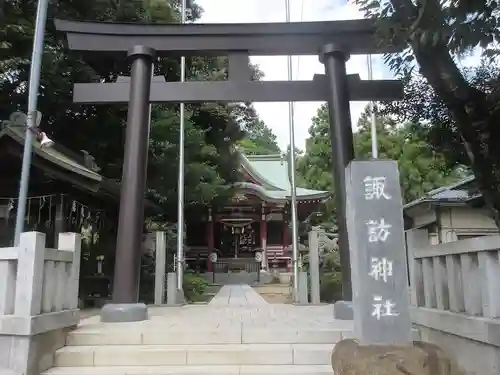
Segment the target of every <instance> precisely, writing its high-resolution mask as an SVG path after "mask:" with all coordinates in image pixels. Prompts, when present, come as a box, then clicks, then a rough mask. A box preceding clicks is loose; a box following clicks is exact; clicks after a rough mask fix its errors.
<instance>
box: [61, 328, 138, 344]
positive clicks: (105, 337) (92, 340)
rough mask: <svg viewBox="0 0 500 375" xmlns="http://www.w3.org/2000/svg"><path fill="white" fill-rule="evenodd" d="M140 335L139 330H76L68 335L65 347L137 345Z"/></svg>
mask: <svg viewBox="0 0 500 375" xmlns="http://www.w3.org/2000/svg"><path fill="white" fill-rule="evenodd" d="M141 342H142V334H141V331H139V330H134V329H131V330H120V331H118V330H116V331H113V332H112V333H110V332H109V331H106V330H99V331H84V330H77V331H73V332H70V333H68V337H67V339H66V345H70V346H84V345H139V344H141Z"/></svg>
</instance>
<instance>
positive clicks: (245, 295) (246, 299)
mask: <svg viewBox="0 0 500 375" xmlns="http://www.w3.org/2000/svg"><path fill="white" fill-rule="evenodd" d="M266 304H267V302H266V301H265V300H264V298H262V297H261V295H260V294H259V293H257V292H256V291H255V290H254V289H253V288H252V287H251V286H250V285H224V286H223V287H222V288H221V290H219V292H218V293H217V294H216V295H215V297H214V298H213V299H212V300H211V301H210V303H209V305H210V306H241V307H244V306H259V305H266Z"/></svg>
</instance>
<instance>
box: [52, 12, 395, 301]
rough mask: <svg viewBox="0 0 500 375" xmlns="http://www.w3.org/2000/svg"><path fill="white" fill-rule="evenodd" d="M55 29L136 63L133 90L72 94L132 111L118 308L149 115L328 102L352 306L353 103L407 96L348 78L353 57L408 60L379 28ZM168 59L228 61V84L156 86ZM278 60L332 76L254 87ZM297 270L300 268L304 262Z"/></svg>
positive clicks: (113, 87)
mask: <svg viewBox="0 0 500 375" xmlns="http://www.w3.org/2000/svg"><path fill="white" fill-rule="evenodd" d="M55 23H56V29H57V30H59V31H63V32H66V34H67V38H68V45H69V48H70V49H73V50H79V51H93V52H103V53H110V52H114V53H118V54H122V55H124V54H125V53H128V56H129V58H130V59H131V60H132V70H131V71H132V73H131V80H130V81H127V80H125V81H120V82H116V83H77V84H75V86H74V92H73V94H74V101H75V102H78V103H88V104H98V103H129V115H128V119H129V120H128V124H127V140H126V147H125V158H124V168H123V170H124V177H123V180H126V181H127V184H126V185H124V186H123V190H122V195H121V206H120V219H119V225H118V239H117V240H118V241H117V242H118V246H117V257H116V259H117V264H116V268H117V270H119V272H115V280H114V290H113V302H114V303H131V304H133V303H136V302H137V289H138V284H139V280H138V272H137V270H138V267H137V263H138V259H139V258H138V256H139V254H138V249H139V248H140V242H141V236H142V224H143V223H142V217H143V196H144V187H145V181H146V171H145V163H146V161H147V145H148V136H149V131H148V128H149V116H150V111H149V105H150V103H172V102H175V103H190V102H191V103H192V102H226V103H230V102H279V101H282V102H299V101H326V102H328V104H329V109H330V124H331V128H330V137H331V141H332V153H333V154H334V155H333V164H334V168H333V172H334V173H333V175H334V180H335V191H336V194H335V199H336V203H337V212H338V218H339V220H338V228H339V229H338V230H339V247H340V257H341V264H342V269H343V272H342V277H343V280H342V284H343V298H344V300H346V301H351V300H352V291H351V276H350V260H349V257H350V255H349V243H348V236H347V227H346V195H345V168H346V166H347V165H348V163H349V162H350V161H351V160H352V159H353V158H354V149H353V137H352V126H351V115H350V109H349V102H350V101H351V100H353V101H354V100H359V101H381V100H396V99H399V98H401V97H402V94H403V90H402V84H401V82H399V81H387V80H384V81H362V80H361V79H360V77H359V75H357V74H355V75H349V76H348V75H347V74H346V61H347V60H348V59H349V56H350V55H351V54H381V53H391V52H397V51H398V50H401V48H396V47H394V46H392V45H381V44H380V43H379V42H378V41H377V40H376V36H375V34H376V26H375V23H376V21H375V20H369V19H363V20H350V21H331V22H290V23H266V24H259V23H250V24H182V25H178V24H175V25H174V24H167V25H160V24H120V23H99V22H78V21H63V20H56V21H55ZM165 55H168V56H175V55H178V56H179V57H180V56H189V55H195V56H203V55H212V56H213V55H215V56H226V57H227V58H228V61H229V68H228V80H227V81H210V82H207V81H204V82H195V81H189V82H159V81H158V80H155V79H153V80H152V79H151V75H152V65H153V61H154V59H155V57H156V56H160V57H161V56H165ZM279 55H284V56H285V55H319V57H320V61H321V62H322V63H323V64H324V66H325V72H326V74H325V75H315V76H314V77H312V80H309V81H285V82H283V81H277V82H272V81H253V79H252V71H251V69H250V66H249V57H250V56H279ZM167 78H169V77H167ZM233 227H235V226H234V225H233ZM239 230H241V229H239ZM240 234H241V233H240ZM229 248H230V247H229ZM234 250H235V253H234V256H240V255H241V251H240V250H241V243H239V242H238V241H237V244H236V245H235V249H234ZM181 261H182V260H181ZM293 262H294V268H295V267H296V265H297V259H293Z"/></svg>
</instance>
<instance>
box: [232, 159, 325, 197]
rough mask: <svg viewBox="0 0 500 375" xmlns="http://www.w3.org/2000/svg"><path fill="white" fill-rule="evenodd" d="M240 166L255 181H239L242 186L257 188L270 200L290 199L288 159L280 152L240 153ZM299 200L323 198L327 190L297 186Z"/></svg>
mask: <svg viewBox="0 0 500 375" xmlns="http://www.w3.org/2000/svg"><path fill="white" fill-rule="evenodd" d="M240 156H241V167H242V169H243V170H244V171H246V172H247V173H248V174H249V175H250V177H251V178H252V179H253V180H254V181H255V182H256V183H249V182H246V183H240V186H241V187H243V188H249V189H254V190H257V191H258V192H260V193H261V195H264V196H265V197H267V198H270V199H271V200H285V199H290V195H291V186H290V182H289V180H288V161H287V160H286V158H285V157H283V155H281V154H274V155H245V154H243V153H240ZM296 189H297V199H299V200H325V199H327V198H328V197H329V195H330V193H329V192H328V191H321V190H312V189H306V188H302V187H297V188H296Z"/></svg>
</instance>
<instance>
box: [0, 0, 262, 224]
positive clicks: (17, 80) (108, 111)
mask: <svg viewBox="0 0 500 375" xmlns="http://www.w3.org/2000/svg"><path fill="white" fill-rule="evenodd" d="M188 3H189V8H190V9H189V12H188V14H189V16H188V21H193V20H196V19H197V18H199V16H200V13H201V11H202V10H201V9H200V8H199V7H198V6H197V5H196V4H195V2H194V1H189V2H188ZM36 5H37V1H35V0H25V1H16V0H4V1H3V7H2V17H3V22H1V23H0V41H1V42H0V72H1V73H0V119H7V118H8V116H9V114H10V113H12V112H14V111H16V110H21V111H26V108H27V89H26V86H27V85H26V82H27V81H28V79H29V70H30V57H31V50H32V38H33V33H34V30H33V28H34V20H35V9H36ZM179 6H180V0H128V1H113V0H86V1H81V0H64V1H58V2H51V3H50V6H49V12H48V23H47V32H46V40H45V46H46V48H45V53H44V56H43V65H42V72H41V86H40V95H39V101H38V109H39V110H40V111H41V112H42V113H43V119H42V124H41V126H42V127H43V130H44V131H45V132H46V133H48V134H49V136H50V137H51V138H52V139H54V140H55V141H56V143H57V144H59V145H63V146H65V147H66V148H68V149H71V150H75V151H78V150H86V151H87V152H88V153H90V154H91V155H92V156H93V157H94V158H95V160H96V163H97V164H98V165H99V166H100V167H101V173H102V174H103V175H105V176H106V177H109V178H112V179H116V180H120V179H121V175H122V173H121V166H122V162H123V151H124V142H125V139H124V138H125V131H124V128H125V124H126V115H127V110H126V106H122V105H77V104H73V103H72V94H71V93H72V87H73V83H75V82H96V81H104V82H113V81H115V80H116V78H117V77H118V76H120V75H129V74H130V73H129V66H128V62H127V61H126V60H125V59H124V58H123V56H106V55H102V54H101V55H99V56H97V57H95V56H94V55H92V54H88V53H79V52H75V51H68V50H67V49H66V47H65V46H66V41H65V36H64V35H63V34H62V33H57V32H55V30H54V26H53V19H54V18H62V19H81V20H99V21H124V22H164V23H176V22H179V19H180V12H179ZM186 63H187V77H188V79H192V78H203V79H206V80H217V79H224V77H226V76H227V69H226V68H227V59H225V58H219V57H204V58H201V57H189V58H187V62H186ZM254 71H255V77H256V78H258V77H260V76H261V72H259V71H258V69H257V68H254ZM155 74H156V75H164V76H166V77H167V79H168V80H178V79H179V76H180V62H179V60H178V59H174V58H162V59H159V60H158V61H157V62H156V63H155ZM186 108H187V116H186V118H187V121H186V134H185V142H186V145H185V155H186V175H185V178H186V184H185V187H186V192H185V196H186V206H187V208H189V207H190V206H193V207H196V206H198V205H202V204H206V203H207V202H210V201H213V200H214V199H215V200H217V199H220V200H224V199H225V198H226V197H227V196H229V195H230V194H231V193H230V191H228V188H227V186H229V185H231V183H232V182H234V181H235V179H236V170H237V168H238V162H237V158H235V157H234V154H233V149H234V144H235V142H237V141H238V140H240V139H242V138H243V136H244V134H245V132H244V130H247V131H252V129H253V126H254V124H258V117H257V115H256V112H255V110H254V109H253V108H252V107H251V105H246V104H240V105H233V106H228V105H219V104H197V105H189V106H186ZM178 111H179V106H178V105H155V106H153V108H152V120H151V137H150V155H149V164H148V185H147V188H148V197H149V198H150V199H152V200H155V201H156V202H157V203H159V204H160V205H162V206H163V212H164V214H163V215H162V217H159V218H156V219H157V220H165V221H168V220H173V218H174V216H175V208H176V205H177V193H176V190H177V183H176V181H177V174H178V167H177V166H178V154H179V149H178V143H179V141H178V140H179V131H178V128H179V120H178V118H179V112H178Z"/></svg>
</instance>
